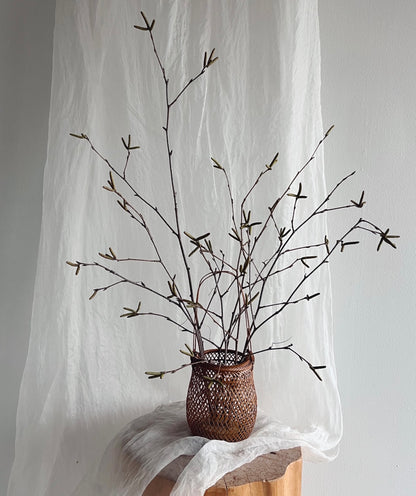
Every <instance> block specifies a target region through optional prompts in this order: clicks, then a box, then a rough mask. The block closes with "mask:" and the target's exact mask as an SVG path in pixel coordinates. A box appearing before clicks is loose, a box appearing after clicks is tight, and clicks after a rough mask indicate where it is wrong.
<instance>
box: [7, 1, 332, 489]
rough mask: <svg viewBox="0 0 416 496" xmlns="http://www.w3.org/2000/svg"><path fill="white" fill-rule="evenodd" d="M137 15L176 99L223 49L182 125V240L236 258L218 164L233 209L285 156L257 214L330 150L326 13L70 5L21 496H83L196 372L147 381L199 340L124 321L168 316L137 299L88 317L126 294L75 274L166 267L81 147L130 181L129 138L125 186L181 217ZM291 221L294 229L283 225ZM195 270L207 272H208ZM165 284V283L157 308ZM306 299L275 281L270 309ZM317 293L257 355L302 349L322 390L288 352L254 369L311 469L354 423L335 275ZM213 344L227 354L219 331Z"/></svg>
mask: <svg viewBox="0 0 416 496" xmlns="http://www.w3.org/2000/svg"><path fill="white" fill-rule="evenodd" d="M141 10H142V11H144V12H145V14H146V16H147V18H148V19H149V20H152V19H155V21H156V22H155V27H154V29H153V33H154V36H155V40H156V44H157V47H158V50H159V54H160V57H161V60H162V61H163V64H164V65H165V68H166V72H167V74H168V77H169V80H170V85H171V88H173V89H172V91H173V92H174V93H175V92H177V91H179V90H180V89H181V88H182V87H183V86H184V84H186V82H187V81H188V80H189V78H190V77H192V76H193V75H195V74H197V73H198V72H199V70H200V68H201V63H202V59H203V54H204V52H205V51H208V53H209V52H210V50H211V49H212V48H214V47H215V49H216V51H215V54H216V55H218V57H219V60H218V61H217V62H216V63H215V64H214V65H213V66H212V67H210V68H209V69H208V71H207V72H206V74H204V76H203V77H202V78H200V79H199V80H198V81H196V82H195V83H194V84H193V85H192V87H190V89H189V91H187V92H186V94H184V95H183V97H182V98H181V101H180V102H179V104H178V105H177V106H176V108H175V110H174V112H173V113H172V117H171V132H172V143H171V145H172V148H173V150H174V153H173V161H174V166H175V179H176V182H177V189H178V199H179V211H180V214H181V216H182V219H183V226H184V229H185V230H187V231H189V232H195V233H202V232H212V233H213V236H215V242H216V244H217V245H218V246H222V247H223V249H224V250H232V249H233V247H232V240H231V239H230V237H229V236H228V234H227V233H228V231H229V229H230V221H229V215H227V212H229V200H228V196H227V189H226V185H225V184H224V182H223V180H222V178H221V177H220V176H219V175H218V173H217V171H215V170H214V169H213V168H212V165H211V162H210V157H215V158H216V159H217V160H218V161H219V162H221V164H222V165H223V166H224V167H226V168H227V170H228V171H229V175H230V178H231V187H232V189H233V191H234V193H235V195H236V196H238V194H240V193H241V192H242V191H246V190H247V188H248V185H250V184H252V183H253V181H254V180H255V178H256V177H257V175H258V173H259V172H260V171H261V170H262V168H264V165H265V164H266V163H269V162H270V160H271V159H272V158H273V156H274V155H275V153H276V152H277V151H279V153H280V155H279V163H278V168H277V169H276V170H275V171H273V175H271V176H268V179H267V181H264V182H263V183H262V184H261V185H260V186H259V189H258V191H257V196H258V197H259V198H260V199H261V201H260V203H259V205H260V206H259V210H258V212H259V215H260V214H261V213H262V212H264V211H267V207H268V206H270V205H271V204H272V202H273V199H274V198H276V196H277V195H278V194H279V192H281V191H282V187H284V186H286V185H287V183H288V181H289V180H290V179H291V177H292V176H293V175H294V174H295V173H296V171H298V170H299V169H300V168H301V166H302V165H303V164H304V163H305V162H306V161H307V160H308V158H309V156H310V155H311V153H312V151H313V150H314V148H315V146H316V144H317V143H318V141H319V140H320V139H321V138H322V136H323V129H322V122H321V109H320V47H319V30H318V13H317V10H318V9H317V1H315V0H313V1H310V0H294V1H287V0H273V1H272V0H258V1H256V2H252V1H249V0H230V1H227V2H220V1H215V0H119V1H117V2H115V1H112V0H80V1H72V2H68V1H66V0H57V8H56V26H55V37H54V58H53V84H52V95H51V115H50V125H49V144H48V158H47V163H46V167H45V177H44V198H43V222H42V232H41V242H40V252H39V261H38V271H37V279H36V288H35V298H34V303H33V316H32V330H31V338H30V346H29V352H28V358H27V363H26V367H25V371H24V376H23V381H22V386H21V393H20V400H19V407H18V417H17V438H16V458H15V463H14V467H13V470H12V475H11V479H10V484H9V493H8V495H9V496H27V494H32V495H34V496H55V495H59V496H65V495H69V494H71V493H72V491H73V490H74V489H75V487H76V486H77V484H78V483H79V481H80V480H81V478H82V477H83V476H84V474H85V473H87V472H88V470H89V467H90V466H91V464H92V463H93V461H94V460H96V458H97V457H99V456H100V454H101V453H102V452H103V450H104V448H105V446H106V445H107V444H108V443H109V441H110V440H111V439H112V437H113V436H114V435H115V434H116V433H117V432H118V431H119V430H120V429H121V428H122V426H123V425H125V424H126V423H127V422H129V421H131V420H132V419H134V418H136V417H139V416H141V415H144V414H146V413H149V412H150V411H152V410H153V409H154V408H155V407H157V406H159V405H163V404H167V403H169V402H172V401H181V400H183V399H184V398H185V395H186V387H187V382H188V380H189V372H188V371H183V372H180V373H177V374H174V375H172V376H167V377H165V379H164V380H163V381H159V380H158V381H149V380H147V378H146V376H145V375H144V371H145V370H164V369H170V368H174V367H175V366H178V365H180V364H181V363H183V356H182V355H180V354H179V349H180V348H183V346H184V343H186V342H187V343H191V341H190V338H189V336H186V335H184V333H181V332H180V331H179V330H178V329H176V328H175V327H174V326H172V325H170V324H169V323H167V322H165V321H163V320H157V319H152V318H151V317H149V318H144V317H143V318H140V319H127V320H126V319H120V318H119V315H120V314H121V313H123V307H131V308H133V307H135V306H136V305H137V302H138V301H139V300H142V301H143V305H146V306H147V307H148V308H149V307H151V308H152V310H153V311H157V310H158V307H157V306H155V305H157V303H155V302H154V299H149V298H146V296H145V295H142V294H141V293H140V290H137V289H136V290H135V289H132V288H131V287H129V286H128V285H127V284H123V285H122V284H120V285H118V286H117V287H114V288H113V289H109V290H108V291H105V292H99V294H97V296H96V297H95V298H93V299H92V300H89V299H88V298H89V296H90V295H91V293H92V292H93V290H94V289H95V288H99V287H104V286H106V285H108V284H111V282H112V281H114V279H112V278H111V274H108V273H105V272H104V271H99V270H96V269H94V268H83V269H82V270H81V271H80V273H79V275H78V276H77V277H75V276H74V270H72V269H71V268H70V267H69V266H68V265H66V264H65V261H66V260H72V261H74V260H81V261H89V262H94V261H99V258H100V257H99V256H98V252H108V248H109V247H111V248H112V249H113V250H114V252H115V253H117V255H118V256H119V257H140V258H143V257H145V258H153V257H154V253H152V247H151V245H150V244H149V243H148V242H147V241H146V240H145V239H144V237H143V233H142V232H140V229H137V227H136V226H135V225H134V223H132V222H131V219H129V218H128V216H126V215H123V214H124V212H123V211H122V210H121V209H120V208H119V207H118V206H117V204H116V202H115V200H114V197H113V196H112V195H111V194H109V193H108V192H107V191H105V190H103V189H102V185H105V184H106V182H107V180H108V169H107V167H106V164H105V162H104V161H103V160H101V159H100V158H99V157H98V156H97V154H94V153H93V152H92V151H91V149H90V147H89V146H87V144H86V143H85V142H82V141H80V140H77V139H74V138H71V137H70V135H69V133H77V134H80V133H85V134H87V135H88V136H89V137H90V139H91V141H92V142H93V144H94V146H95V147H96V149H97V150H98V151H99V152H100V153H101V155H102V156H103V157H105V158H106V159H107V160H108V161H110V162H111V163H112V164H114V166H115V167H118V168H119V169H120V168H121V169H122V168H123V165H124V163H125V160H126V153H125V152H126V151H125V149H124V148H123V144H122V142H121V139H120V138H121V136H124V137H125V138H126V137H127V136H128V135H129V134H130V135H131V137H132V144H135V145H136V144H137V145H140V147H141V148H140V149H139V150H137V152H136V151H135V153H134V156H132V158H131V160H130V163H129V169H128V173H129V174H130V176H129V177H131V180H132V181H133V182H135V184H136V185H138V186H137V187H138V189H140V191H142V192H144V193H145V195H146V198H148V199H149V201H150V202H152V203H153V202H155V203H156V202H157V203H158V205H160V208H161V210H162V211H164V212H169V211H170V212H172V203H171V201H172V200H171V195H170V190H169V187H170V186H169V181H168V176H167V171H166V167H167V160H166V152H165V144H164V142H163V131H162V126H163V124H164V108H163V99H164V85H163V80H162V79H161V74H160V70H159V67H158V66H157V63H156V60H155V57H154V54H153V51H152V47H151V44H150V41H149V37H148V35H147V33H143V32H140V31H138V30H136V29H134V27H133V25H134V24H141V23H142V19H141V16H140V11H141ZM313 162H314V163H313V167H311V168H310V169H309V170H307V171H306V172H305V174H304V176H303V178H302V184H303V187H304V189H305V191H306V190H307V194H308V202H310V203H307V202H305V203H307V204H306V205H305V206H302V208H303V210H302V208H299V211H298V212H297V215H299V216H300V217H299V218H301V217H302V214H304V213H305V212H307V211H308V209H309V211H310V209H311V206H313V205H316V204H317V202H318V201H319V200H322V199H323V198H324V197H325V181H324V170H323V152H322V150H320V151H319V153H318V154H317V155H316V158H315V160H314V161H313ZM296 187H297V184H296ZM254 208H257V207H255V206H254V205H253V209H254ZM261 209H263V210H261ZM150 214H151V212H148V211H147V212H146V211H145V215H149V216H150ZM281 215H282V223H284V222H287V217H285V215H287V212H285V210H284V209H283V210H282V212H281ZM284 219H286V221H285V220H284ZM149 222H153V224H152V226H154V227H152V228H153V229H154V233H155V236H156V237H157V238H158V239H159V240H162V241H161V243H162V245H163V247H164V250H165V252H166V257H167V259H168V260H169V263H170V264H172V265H174V264H175V263H180V259H179V258H178V259H177V260H176V259H175V255H174V253H176V251H175V250H176V247H175V245H174V240H173V239H172V236H171V235H169V234H168V233H166V231H164V226H163V225H162V224H163V223H160V222H158V219H149ZM325 233H326V225H325V219H324V217H323V216H320V218H319V219H318V222H316V223H315V224H313V226H311V227H310V228H309V230H308V229H305V239H307V241H309V242H312V243H318V242H320V241H322V238H323V236H324V234H325ZM259 256H260V255H259ZM264 256H265V257H266V256H267V253H266V252H265V254H264ZM190 260H191V261H190V263H191V264H193V265H192V268H193V269H195V270H198V265H197V264H198V262H197V261H196V257H192V259H190ZM149 265H150V264H147V265H146V264H137V263H136V264H130V265H128V266H123V269H122V270H123V271H127V272H128V273H129V274H130V275H131V277H132V278H133V279H135V280H143V281H146V280H149V278H154V276H155V275H156V276H157V275H158V272H157V269H155V268H154V267H153V266H152V267H149ZM120 270H121V269H120ZM165 279H166V278H165V277H164V278H162V277H161V278H160V282H159V283H157V284H159V286H157V287H160V289H161V291H166V289H167V284H166V280H165ZM293 284H294V279H291V277H287V278H285V279H282V280H281V279H279V280H277V281H276V285H275V287H274V288H272V289H271V290H270V293H271V296H273V295H278V294H280V293H282V292H283V293H284V292H285V291H286V294H287V292H288V288H290V287H293ZM291 285H292V286H291ZM162 288H163V289H162ZM318 291H319V292H320V296H319V298H315V299H314V300H313V301H310V302H302V303H299V304H298V305H293V307H291V308H290V309H289V308H288V311H287V312H286V314H285V315H284V317H282V318H279V320H278V321H274V322H273V323H270V326H268V327H267V329H266V328H265V329H264V332H263V333H262V334H261V335H259V336H258V338H257V341H256V343H255V345H256V347H257V348H260V347H268V346H270V345H271V344H272V343H273V342H288V341H285V340H289V339H290V342H291V343H292V342H293V343H294V346H295V348H296V349H297V350H298V351H299V352H300V353H301V354H302V355H304V356H307V357H308V358H309V359H310V360H311V361H312V362H313V363H322V364H325V365H326V366H327V368H326V369H325V370H324V371H323V373H322V375H323V381H322V382H319V381H317V380H316V378H315V376H314V375H313V374H312V373H311V372H310V370H309V369H308V368H307V367H306V366H305V365H304V364H302V363H301V362H300V361H299V360H298V359H296V357H295V356H294V355H292V354H290V353H287V352H285V351H275V352H269V353H264V354H262V355H258V356H257V358H256V365H255V382H256V387H257V392H258V397H259V408H260V409H261V410H262V411H264V412H265V413H266V414H268V415H270V416H272V417H274V418H276V419H278V421H279V422H280V423H281V425H282V426H283V430H284V427H285V426H287V427H288V428H290V429H291V430H292V431H293V432H296V433H297V434H296V436H295V437H296V438H294V440H293V445H296V444H302V445H304V446H305V447H307V448H309V450H306V451H305V453H306V454H307V456H309V457H310V458H311V459H330V458H333V457H334V456H336V453H337V446H338V443H339V439H340V436H341V414H340V405H339V397H338V391H337V385H336V373H335V366H334V357H333V348H332V327H331V301H330V299H331V295H330V292H331V289H330V278H329V272H328V268H327V267H323V270H321V271H320V272H319V273H317V274H316V277H315V278H314V279H313V281H311V282H309V283H308V285H307V286H305V289H304V292H305V294H306V293H307V292H309V293H310V294H312V293H316V292H318ZM300 296H302V295H300ZM207 332H208V333H212V337H214V336H215V332H216V330H215V329H209V328H208V329H207ZM97 494H98V493H97ZM103 494H104V493H103Z"/></svg>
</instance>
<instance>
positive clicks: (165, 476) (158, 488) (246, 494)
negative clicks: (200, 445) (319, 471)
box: [143, 448, 302, 496]
mask: <svg viewBox="0 0 416 496" xmlns="http://www.w3.org/2000/svg"><path fill="white" fill-rule="evenodd" d="M190 459H191V457H190V456H180V457H179V458H177V459H176V460H175V461H174V462H172V463H171V464H170V465H168V466H167V467H166V468H165V469H164V470H163V471H162V472H160V474H159V475H158V476H157V477H155V478H154V479H153V481H152V482H151V483H150V484H149V486H148V488H147V489H146V491H145V492H144V494H143V496H168V495H169V494H170V491H171V489H172V488H173V486H174V484H175V481H176V478H177V477H178V476H179V474H180V473H181V471H182V470H183V468H184V467H185V465H187V463H189V460H190ZM301 483H302V453H301V449H300V448H292V449H287V450H280V451H278V452H273V453H269V454H266V455H261V456H259V457H258V458H256V459H255V460H253V461H252V462H250V463H246V464H245V465H242V466H241V467H239V468H237V469H236V470H233V471H232V472H229V473H227V474H225V475H224V477H222V478H221V479H220V480H219V481H218V482H217V483H216V484H215V485H214V486H212V487H210V488H209V489H207V491H206V492H205V496H226V495H228V496H300V494H301Z"/></svg>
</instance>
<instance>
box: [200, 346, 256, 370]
mask: <svg viewBox="0 0 416 496" xmlns="http://www.w3.org/2000/svg"><path fill="white" fill-rule="evenodd" d="M221 352H225V350H224V349H217V348H212V349H209V350H206V351H205V355H209V354H210V353H221ZM229 352H230V350H229ZM231 352H232V353H234V352H235V350H231ZM237 353H238V354H239V355H240V356H242V352H241V351H238V352H237ZM195 355H196V356H195V357H191V362H193V363H194V364H195V365H198V366H200V367H204V368H206V369H209V370H218V369H220V370H222V371H224V372H225V371H227V372H237V371H242V370H246V369H250V368H253V365H254V355H253V354H252V353H248V354H247V355H245V358H244V360H243V361H242V362H240V363H236V364H233V365H224V364H220V363H210V362H200V361H199V359H198V354H195ZM195 365H194V366H195ZM192 368H193V367H192Z"/></svg>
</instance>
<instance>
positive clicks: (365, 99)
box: [304, 0, 416, 496]
mask: <svg viewBox="0 0 416 496" xmlns="http://www.w3.org/2000/svg"><path fill="white" fill-rule="evenodd" d="M319 12H320V27H321V52H322V103H323V117H324V122H325V123H326V125H328V126H329V125H330V124H332V123H334V124H335V125H336V127H335V129H334V134H333V135H331V138H330V140H329V143H328V145H327V146H326V150H325V151H326V170H327V182H328V185H332V184H334V182H335V181H336V180H337V179H338V178H340V177H341V176H342V174H344V173H345V172H349V171H350V170H354V169H357V174H356V176H358V177H355V178H354V182H353V183H354V184H353V186H354V187H353V188H352V189H351V190H349V191H348V193H347V194H346V198H347V200H349V199H350V198H354V196H353V195H354V193H353V191H357V192H358V194H359V193H360V192H361V188H362V187H363V189H365V190H366V193H367V202H368V203H367V205H366V208H365V210H364V211H363V212H362V214H363V216H367V217H369V218H371V219H375V220H376V221H377V222H381V223H382V226H386V227H391V230H392V232H393V233H394V234H396V233H398V234H400V235H401V239H400V240H398V243H397V244H398V249H397V251H395V250H389V249H388V247H383V248H387V249H383V250H382V251H380V253H378V254H377V253H376V252H375V250H374V243H368V244H366V245H365V246H359V247H358V249H357V250H355V249H352V250H350V253H348V254H347V253H346V254H345V255H348V256H343V257H342V258H341V257H339V259H338V260H337V261H334V262H333V266H332V275H333V289H334V300H335V301H334V320H335V346H336V358H337V366H338V379H339V387H340V391H341V398H342V402H343V411H344V438H343V441H342V444H341V451H340V456H339V458H338V459H337V460H336V461H335V462H333V463H330V464H327V465H321V466H313V465H312V466H308V465H307V466H306V467H305V475H304V496H318V495H319V496H330V495H331V496H332V495H337V496H347V495H348V496H349V495H352V494H354V495H357V496H358V495H360V496H361V495H367V494H368V495H375V494H377V495H379V496H392V495H394V496H407V495H411V494H415V492H416V365H415V358H416V332H415V324H414V323H415V321H416V303H415V297H416V263H415V254H416V230H415V227H414V226H415V220H416V206H415V187H416V28H415V26H416V3H415V2H414V0H398V1H395V2H393V1H391V0H349V1H348V2H346V1H345V0H319ZM350 191H351V192H350ZM355 197H356V196H355ZM338 218H340V217H332V221H331V227H332V230H333V231H334V232H335V231H336V230H337V227H338V223H337V219H338ZM353 248H355V247H353Z"/></svg>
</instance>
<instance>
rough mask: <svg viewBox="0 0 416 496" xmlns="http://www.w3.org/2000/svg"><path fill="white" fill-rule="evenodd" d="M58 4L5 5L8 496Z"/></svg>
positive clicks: (0, 6)
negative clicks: (55, 12) (55, 15)
mask: <svg viewBox="0 0 416 496" xmlns="http://www.w3.org/2000/svg"><path fill="white" fill-rule="evenodd" d="M54 10H55V1H54V0H42V1H41V2H40V1H34V0H19V1H16V0H1V2H0V398H1V399H0V495H5V494H6V489H7V482H8V477H9V472H10V468H11V464H12V461H13V455H14V434H15V418H16V406H17V398H18V393H19V385H20V380H21V376H22V372H23V366H24V362H25V359H26V352H27V345H28V338H29V325H30V314H31V304H32V298H33V284H34V277H35V267H36V259H37V251H38V241H39V232H40V220H41V203H42V178H43V166H44V163H45V159H46V141H47V128H48V113H49V98H50V83H51V62H52V32H53V25H54Z"/></svg>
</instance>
